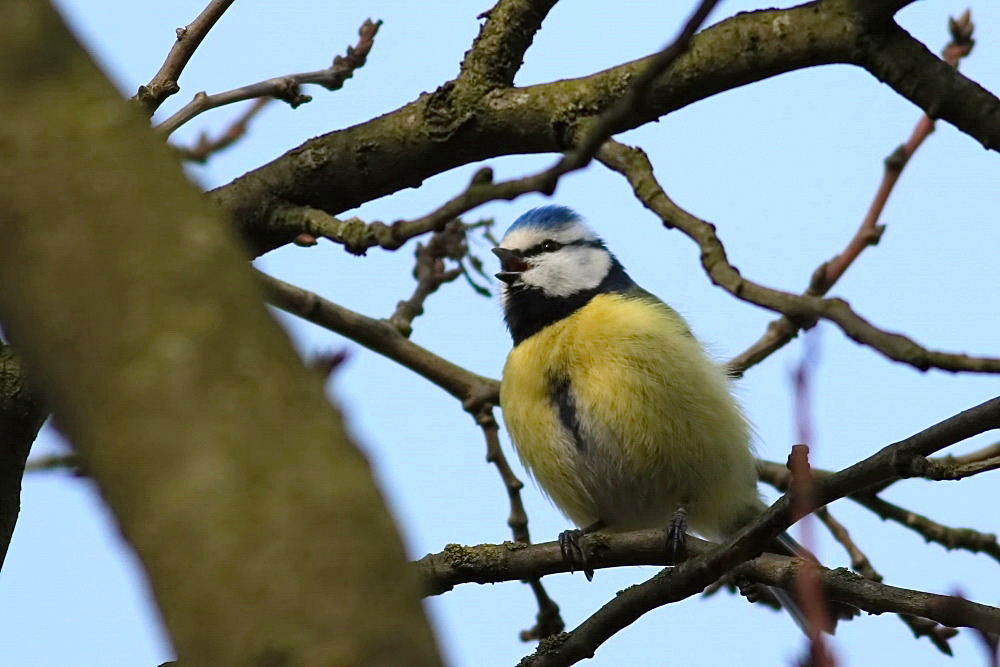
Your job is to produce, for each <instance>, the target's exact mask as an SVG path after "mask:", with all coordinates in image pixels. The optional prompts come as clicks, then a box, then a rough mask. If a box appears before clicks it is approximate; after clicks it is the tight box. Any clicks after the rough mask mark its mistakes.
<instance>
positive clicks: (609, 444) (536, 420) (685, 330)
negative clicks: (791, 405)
mask: <svg viewBox="0 0 1000 667" xmlns="http://www.w3.org/2000/svg"><path fill="white" fill-rule="evenodd" d="M493 253H494V254H495V255H496V256H497V257H498V258H499V260H500V267H501V270H500V272H499V273H497V274H496V277H497V278H498V279H499V280H500V287H501V290H500V301H501V306H502V310H503V316H504V320H505V321H506V324H507V328H508V329H509V331H510V335H511V338H512V339H513V348H512V349H511V351H510V353H509V355H508V357H507V361H506V363H505V365H504V369H503V377H502V380H501V385H500V405H501V408H502V412H503V420H504V424H505V425H506V428H507V431H508V433H509V434H510V436H511V440H512V441H513V443H514V446H515V449H516V450H517V453H518V456H519V457H520V459H521V461H522V463H523V464H524V466H525V468H526V469H527V470H528V472H529V474H531V475H532V476H533V477H534V479H535V480H536V481H537V483H538V485H539V486H540V487H541V489H542V491H543V492H544V493H545V494H546V495H548V497H549V498H550V499H551V500H552V501H553V503H554V504H555V505H556V507H558V508H559V509H560V510H561V511H562V512H563V514H565V515H566V516H567V517H568V518H569V519H570V521H572V522H573V523H574V524H575V525H576V526H577V528H576V529H573V530H569V531H566V532H564V533H562V534H561V535H560V537H559V542H560V546H561V547H562V551H563V555H564V557H565V558H566V559H567V560H568V561H569V562H570V565H571V569H572V566H573V564H574V562H578V563H580V562H582V563H583V565H584V567H583V570H584V572H585V573H586V574H587V578H588V579H590V578H591V577H592V576H593V571H592V570H591V569H589V567H588V566H587V564H586V562H585V556H584V553H583V551H582V550H581V548H580V545H579V541H580V539H581V537H582V536H583V535H585V534H588V533H591V532H594V531H597V530H603V531H609V532H624V531H630V530H638V529H644V528H665V529H667V538H666V545H665V549H666V551H667V553H668V555H669V556H671V557H675V558H676V557H679V556H680V554H682V553H683V549H684V540H685V536H686V533H687V530H688V529H689V528H690V529H692V530H693V531H695V532H697V533H699V534H701V535H702V536H704V537H706V538H708V539H714V540H719V539H722V538H725V537H726V536H728V535H731V534H733V533H734V532H736V531H737V530H739V529H740V528H742V527H743V526H744V525H746V524H747V523H748V522H750V521H752V520H753V519H754V518H756V517H757V516H758V515H759V514H760V513H761V512H763V511H764V509H765V508H766V506H765V505H764V503H763V502H762V500H761V498H760V495H759V493H758V490H757V468H756V460H755V456H754V451H753V448H752V430H751V427H750V424H749V422H748V420H747V418H746V417H745V416H744V413H743V410H742V409H741V407H740V405H739V404H738V402H737V401H736V399H735V398H734V396H733V393H732V389H731V386H730V385H731V379H730V378H729V376H728V375H727V373H726V371H725V370H724V369H723V368H722V367H721V366H720V365H719V364H717V363H715V362H714V361H713V360H712V359H711V358H710V357H709V355H708V354H707V352H706V351H705V348H704V347H703V346H702V345H701V343H700V342H699V341H698V340H697V339H696V338H695V336H694V335H693V334H692V332H691V329H690V328H689V326H688V325H687V323H686V322H685V320H684V318H683V317H681V315H680V314H678V313H677V311H675V310H674V309H673V308H671V307H670V306H668V305H667V304H666V303H664V302H663V301H661V300H660V299H659V298H657V297H656V296H654V295H653V294H651V293H650V292H647V291H646V290H644V289H643V288H642V287H640V286H639V285H638V284H636V283H635V282H634V281H633V280H632V279H631V278H630V277H629V275H628V273H627V272H626V270H625V267H624V266H623V265H622V263H621V262H620V261H619V260H618V259H617V258H616V257H615V255H614V254H612V253H611V251H610V250H609V249H608V247H607V245H606V244H605V242H604V241H603V240H602V239H601V238H600V237H599V236H598V235H597V234H596V233H595V232H594V231H593V230H592V229H591V228H590V227H589V226H588V224H587V223H586V221H585V220H584V219H583V217H581V216H580V215H579V214H578V213H576V212H575V211H574V210H572V209H570V208H568V207H565V206H555V205H549V206H542V207H539V208H534V209H532V210H529V211H527V212H526V213H524V214H523V215H521V216H520V217H519V218H517V220H515V222H514V223H513V224H512V225H511V226H510V228H509V229H508V230H507V231H506V233H505V234H504V236H503V238H502V239H501V241H500V243H499V246H498V247H496V248H494V249H493ZM775 551H776V552H777V553H783V554H789V555H791V554H795V555H802V550H801V547H798V545H796V544H795V543H794V541H792V540H791V538H790V537H787V536H785V537H784V538H782V541H781V542H779V544H778V545H777V546H776V549H775ZM773 592H774V593H775V595H776V597H778V598H779V601H780V603H781V604H782V606H783V607H786V608H787V609H788V610H789V611H790V612H791V613H792V615H793V617H795V618H796V620H797V621H798V622H799V624H800V625H802V626H803V627H805V626H804V625H803V618H802V616H801V614H800V613H799V611H798V608H797V607H796V606H795V604H794V600H793V598H792V597H791V596H790V595H789V594H788V593H787V592H786V591H782V590H780V589H775V590H774V591H773Z"/></svg>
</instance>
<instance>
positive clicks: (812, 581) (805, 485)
mask: <svg viewBox="0 0 1000 667" xmlns="http://www.w3.org/2000/svg"><path fill="white" fill-rule="evenodd" d="M818 363H819V343H818V341H817V338H816V335H815V334H814V335H811V336H809V337H807V338H806V340H805V345H804V346H803V350H802V358H801V360H800V361H799V363H798V365H797V366H796V368H795V371H794V372H793V373H792V378H791V379H792V394H793V399H794V404H795V431H796V435H797V438H798V441H799V442H800V443H810V442H813V441H814V439H813V430H812V388H813V387H812V379H813V372H814V370H815V368H816V365H817V364H818ZM788 471H789V472H790V473H791V493H790V497H791V503H792V514H793V516H802V517H804V518H803V520H802V522H801V524H800V530H801V531H802V541H803V543H804V545H805V547H806V549H813V548H814V547H815V544H814V539H813V522H812V517H810V516H808V512H809V508H811V507H812V506H813V504H814V503H813V498H812V496H813V488H814V487H815V479H814V478H813V475H812V472H811V471H810V464H809V445H808V444H798V445H793V446H792V451H791V453H790V454H789V455H788ZM805 560H806V561H807V562H803V564H802V567H800V568H799V572H798V575H797V576H796V578H795V592H796V597H797V601H798V603H799V605H800V607H801V609H802V613H803V615H804V616H805V631H806V637H807V638H808V642H809V654H808V658H807V659H806V660H803V661H802V664H803V665H805V664H808V665H810V667H833V666H834V665H835V664H836V660H835V658H834V656H833V653H832V652H831V651H830V648H829V647H828V646H827V643H826V640H825V638H824V637H823V631H824V630H826V631H829V632H832V631H833V629H834V628H835V627H836V625H835V623H836V622H835V621H834V620H833V619H832V618H831V615H830V609H829V604H828V601H827V599H826V596H825V594H824V593H823V589H822V586H821V585H820V581H819V576H818V574H817V568H818V567H819V563H818V562H817V561H814V560H813V559H808V558H807V559H805Z"/></svg>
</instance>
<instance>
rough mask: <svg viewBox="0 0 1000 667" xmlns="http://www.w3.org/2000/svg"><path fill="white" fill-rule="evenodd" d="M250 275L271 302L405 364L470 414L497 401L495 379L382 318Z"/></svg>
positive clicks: (497, 387)
mask: <svg viewBox="0 0 1000 667" xmlns="http://www.w3.org/2000/svg"><path fill="white" fill-rule="evenodd" d="M254 274H255V275H256V276H257V278H258V280H259V282H260V285H261V287H262V289H263V290H264V294H265V297H266V298H267V300H268V302H269V303H271V305H273V306H277V307H278V308H281V309H282V310H285V311H287V312H289V313H291V314H293V315H297V316H299V317H301V318H302V319H304V320H306V321H308V322H312V323H313V324H317V325H319V326H321V327H324V328H326V329H329V330H330V331H333V332H335V333H338V334H340V335H342V336H346V337H347V338H350V339H351V340H353V341H355V342H357V343H360V344H361V345H364V346H365V347H367V348H368V349H370V350H373V351H375V352H377V353H379V354H381V355H382V356H384V357H386V358H387V359H392V360H393V361H395V362H397V363H399V364H401V365H403V366H405V367H406V368H409V369H410V370H411V371H413V372H414V373H417V374H418V375H421V376H423V377H424V378H426V379H427V380H430V381H431V382H432V383H434V384H436V385H437V386H439V387H441V388H442V389H444V390H445V391H446V392H448V393H449V394H451V395H452V396H454V397H455V398H457V399H458V400H460V401H461V402H462V407H463V408H464V409H465V410H466V411H467V412H470V413H472V414H475V413H476V412H477V411H478V410H480V409H481V408H482V406H483V405H491V406H493V405H498V404H499V402H500V384H499V383H498V382H497V381H496V380H492V379H490V378H486V377H483V376H481V375H477V374H475V373H473V372H471V371H468V370H466V369H464V368H462V367H461V366H458V365H457V364H453V363H452V362H450V361H448V360H446V359H443V358H442V357H439V356H438V355H436V354H434V353H433V352H430V351H428V350H426V349H425V348H423V347H420V346H419V345H417V344H416V343H414V342H413V341H411V340H409V339H407V338H406V337H405V336H403V335H402V334H400V333H399V331H397V330H396V328H395V327H393V326H392V325H390V324H389V323H388V322H386V321H385V320H377V319H374V318H371V317H367V316H365V315H362V314H360V313H356V312H354V311H353V310H350V309H348V308H344V307H343V306H340V305H338V304H336V303H333V302H332V301H329V300H327V299H324V298H323V297H321V296H319V295H318V294H315V293H314V292H310V291H308V290H305V289H302V288H301V287H296V286H295V285H291V284H289V283H286V282H284V281H282V280H278V279H277V278H273V277H271V276H268V275H267V274H265V273H261V272H260V271H256V270H255V271H254Z"/></svg>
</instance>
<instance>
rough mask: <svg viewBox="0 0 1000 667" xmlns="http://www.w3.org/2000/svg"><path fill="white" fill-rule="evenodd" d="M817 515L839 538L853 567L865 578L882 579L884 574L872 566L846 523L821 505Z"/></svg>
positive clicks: (832, 533)
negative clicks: (841, 521)
mask: <svg viewBox="0 0 1000 667" xmlns="http://www.w3.org/2000/svg"><path fill="white" fill-rule="evenodd" d="M816 517H817V518H818V519H819V520H820V522H822V524H823V525H824V526H826V528H827V530H829V531H830V534H831V535H832V536H833V539H835V540H837V542H839V543H840V545H841V546H843V547H844V550H845V551H846V552H847V555H848V556H849V557H850V559H851V569H852V570H854V571H855V572H857V573H858V574H860V575H861V576H862V577H864V578H865V579H870V580H871V581H882V575H881V574H879V573H878V571H877V570H876V569H875V568H874V567H873V566H872V564H871V561H870V560H868V556H867V555H866V554H865V552H864V551H862V550H861V548H860V547H858V545H857V544H856V543H855V542H854V540H853V539H851V534H850V532H848V530H847V528H846V527H845V526H844V524H842V523H840V522H839V521H837V519H836V518H834V516H833V515H832V514H830V510H829V508H826V507H821V508H819V509H818V510H816Z"/></svg>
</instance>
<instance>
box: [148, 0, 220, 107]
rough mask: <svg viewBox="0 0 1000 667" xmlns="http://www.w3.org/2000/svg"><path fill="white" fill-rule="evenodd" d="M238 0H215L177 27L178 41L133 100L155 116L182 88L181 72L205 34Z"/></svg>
mask: <svg viewBox="0 0 1000 667" xmlns="http://www.w3.org/2000/svg"><path fill="white" fill-rule="evenodd" d="M234 1H235V0H212V1H211V2H209V3H208V6H207V7H205V9H203V10H202V12H201V14H199V15H198V17H197V18H196V19H195V20H194V21H192V22H191V23H189V24H188V25H187V27H184V28H178V29H177V41H176V42H174V45H173V47H172V48H171V49H170V53H168V54H167V59H166V60H165V61H163V65H161V66H160V70H159V71H158V72H157V73H156V74H154V75H153V78H152V79H150V81H149V83H147V84H146V85H145V86H139V90H138V92H136V94H135V95H134V96H133V97H132V101H133V102H137V103H138V104H139V105H140V106H141V107H142V109H143V111H144V112H145V113H146V116H152V115H153V113H154V112H156V110H157V109H159V108H160V105H161V104H163V100H165V99H167V98H168V97H170V96H171V95H173V94H174V93H176V92H177V91H179V90H180V86H179V85H177V79H179V78H180V76H181V72H183V71H184V68H185V67H186V66H187V64H188V61H189V60H190V59H191V56H193V55H194V52H195V51H196V50H197V49H198V47H199V46H200V45H201V42H202V40H203V39H205V35H207V34H208V31H209V30H211V29H212V27H213V26H214V25H215V23H216V21H218V20H219V18H221V17H222V15H223V13H225V11H226V10H227V9H229V6H230V5H232V4H233V2H234Z"/></svg>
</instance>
